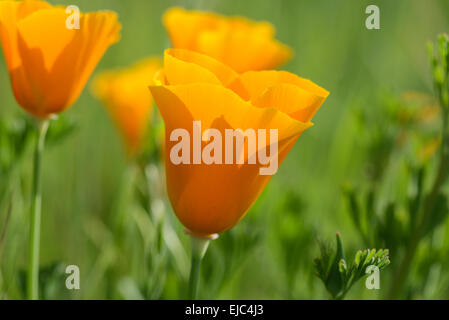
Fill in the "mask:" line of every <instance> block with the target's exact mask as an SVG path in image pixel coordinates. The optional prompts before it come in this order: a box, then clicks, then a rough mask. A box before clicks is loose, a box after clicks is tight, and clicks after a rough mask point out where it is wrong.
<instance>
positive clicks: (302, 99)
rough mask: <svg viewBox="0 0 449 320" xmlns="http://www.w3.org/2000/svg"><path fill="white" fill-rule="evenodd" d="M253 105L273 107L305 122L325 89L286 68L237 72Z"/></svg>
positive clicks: (324, 97)
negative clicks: (239, 73) (281, 69)
mask: <svg viewBox="0 0 449 320" xmlns="http://www.w3.org/2000/svg"><path fill="white" fill-rule="evenodd" d="M241 81H242V83H243V85H244V86H245V88H246V90H247V92H248V93H249V96H250V100H251V102H252V103H253V105H255V106H257V107H261V108H276V109H278V110H280V111H282V112H284V113H286V114H288V115H290V116H291V117H293V118H295V119H297V120H299V121H304V122H308V121H310V120H311V119H312V117H313V116H314V114H315V113H316V111H317V110H318V109H319V107H320V106H321V105H322V103H323V102H324V100H325V99H326V97H327V96H328V95H329V92H328V91H327V90H325V89H323V88H321V87H320V86H318V85H316V84H314V83H313V82H311V81H310V80H307V79H303V78H300V77H298V76H296V75H294V74H292V73H289V72H286V71H259V72H255V71H250V72H246V73H244V74H242V75H241Z"/></svg>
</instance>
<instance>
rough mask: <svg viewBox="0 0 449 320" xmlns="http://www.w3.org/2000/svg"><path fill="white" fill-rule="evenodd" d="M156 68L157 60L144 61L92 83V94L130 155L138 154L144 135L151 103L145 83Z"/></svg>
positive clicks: (157, 66)
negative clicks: (102, 104) (101, 103)
mask: <svg viewBox="0 0 449 320" xmlns="http://www.w3.org/2000/svg"><path fill="white" fill-rule="evenodd" d="M160 67H161V61H160V59H159V58H148V59H145V60H143V61H140V62H138V63H136V64H135V65H133V66H132V67H129V68H126V69H121V70H109V71H105V72H102V73H100V74H99V75H98V76H97V77H95V79H94V82H93V91H94V94H95V95H96V96H97V97H98V98H99V99H100V100H101V101H102V102H103V103H104V104H105V106H106V107H107V109H108V111H109V113H110V114H111V116H112V118H113V119H114V122H115V123H116V125H117V127H118V129H119V131H120V132H121V134H122V136H123V140H124V141H125V145H126V148H127V151H128V154H129V155H131V156H132V155H135V154H136V153H138V152H139V150H140V148H141V145H142V141H143V138H144V137H145V134H146V132H147V127H148V125H149V122H150V119H151V112H150V111H151V108H152V104H153V99H152V97H151V93H150V92H149V91H148V84H149V83H151V82H152V81H153V78H154V75H155V73H156V71H158V70H159V69H160Z"/></svg>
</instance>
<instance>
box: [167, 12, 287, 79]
mask: <svg viewBox="0 0 449 320" xmlns="http://www.w3.org/2000/svg"><path fill="white" fill-rule="evenodd" d="M163 22H164V26H165V28H166V29H167V31H168V34H169V36H170V39H171V42H172V45H173V47H174V48H181V49H189V50H192V51H196V52H200V53H203V54H205V55H208V56H210V57H213V58H215V59H217V60H219V61H221V62H223V63H225V64H226V65H228V66H230V67H231V68H232V69H234V70H235V71H237V72H239V73H241V72H244V71H248V70H264V69H272V68H276V67H278V66H279V65H281V64H283V63H285V62H286V61H288V60H289V59H290V58H291V56H292V50H291V48H289V47H288V46H286V45H284V44H282V43H280V42H279V41H277V40H275V39H274V33H275V30H274V27H273V25H272V24H270V23H268V22H254V21H251V20H249V19H247V18H244V17H239V16H234V17H226V16H222V15H219V14H215V13H211V12H202V11H188V10H185V9H182V8H178V7H175V8H171V9H168V10H167V11H166V13H165V14H164V17H163Z"/></svg>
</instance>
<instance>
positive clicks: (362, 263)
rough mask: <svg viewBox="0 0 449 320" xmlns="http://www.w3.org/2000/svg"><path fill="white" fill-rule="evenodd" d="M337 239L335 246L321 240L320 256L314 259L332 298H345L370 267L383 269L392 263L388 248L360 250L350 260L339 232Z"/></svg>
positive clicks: (318, 274)
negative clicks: (346, 256)
mask: <svg viewBox="0 0 449 320" xmlns="http://www.w3.org/2000/svg"><path fill="white" fill-rule="evenodd" d="M336 241H337V244H336V248H335V247H332V246H331V245H330V244H328V243H326V242H325V241H322V240H319V242H318V244H319V247H320V257H319V258H316V259H315V260H314V263H315V271H316V274H317V276H318V277H319V278H320V279H321V281H322V282H323V284H324V285H325V287H326V289H327V291H328V292H329V294H330V296H331V297H332V299H344V297H345V295H346V294H347V293H348V291H349V290H350V289H351V288H352V286H353V285H354V284H355V283H356V282H357V281H358V280H360V279H361V278H363V277H364V276H365V275H366V274H367V273H368V272H367V270H368V267H370V268H372V266H374V267H377V268H379V270H383V269H384V268H385V267H386V266H388V265H389V264H390V259H389V256H388V254H389V250H388V249H379V250H376V249H365V250H363V251H361V250H359V251H357V253H356V255H355V257H354V259H353V260H351V261H349V262H348V261H347V260H346V258H345V255H344V249H343V243H342V240H341V236H340V234H339V233H337V235H336Z"/></svg>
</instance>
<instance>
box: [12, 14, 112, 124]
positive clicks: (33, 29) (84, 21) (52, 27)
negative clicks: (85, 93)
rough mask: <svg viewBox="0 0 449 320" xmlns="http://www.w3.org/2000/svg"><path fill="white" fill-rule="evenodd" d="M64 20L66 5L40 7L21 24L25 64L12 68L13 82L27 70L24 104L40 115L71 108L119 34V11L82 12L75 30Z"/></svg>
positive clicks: (21, 40)
mask: <svg viewBox="0 0 449 320" xmlns="http://www.w3.org/2000/svg"><path fill="white" fill-rule="evenodd" d="M66 19H67V14H66V13H65V10H64V9H62V8H53V9H45V10H39V11H37V12H35V13H33V14H31V15H29V16H28V17H27V18H25V19H23V20H21V21H20V22H19V23H18V49H19V50H18V51H19V54H20V58H21V60H22V64H21V65H20V67H19V68H17V69H15V70H12V72H11V78H12V81H13V83H14V82H15V81H16V79H15V78H16V77H17V79H20V74H22V73H25V75H26V79H27V80H28V81H29V86H30V87H31V88H32V93H33V97H27V99H26V101H23V104H22V106H23V107H24V108H25V109H27V110H28V111H29V112H31V113H33V114H35V115H38V116H48V115H49V114H51V113H56V112H60V111H62V110H64V109H66V108H68V107H69V106H70V105H71V104H72V103H73V102H74V101H75V100H76V99H77V98H78V96H79V94H80V93H81V90H82V89H83V87H84V85H85V83H86V81H87V79H88V77H89V76H90V74H91V73H92V71H93V69H94V68H95V66H96V65H97V63H98V61H99V60H100V59H101V57H102V56H103V54H104V52H105V51H106V49H107V48H108V47H109V46H110V45H111V44H112V43H114V42H116V41H118V39H119V30H120V24H119V23H118V22H117V16H116V14H115V13H112V12H97V13H87V14H82V15H81V16H80V29H73V30H70V29H68V28H66V24H65V21H66ZM42 34H45V37H42ZM20 89H21V88H20V87H18V88H15V91H20ZM18 94H19V95H20V92H19V93H18Z"/></svg>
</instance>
